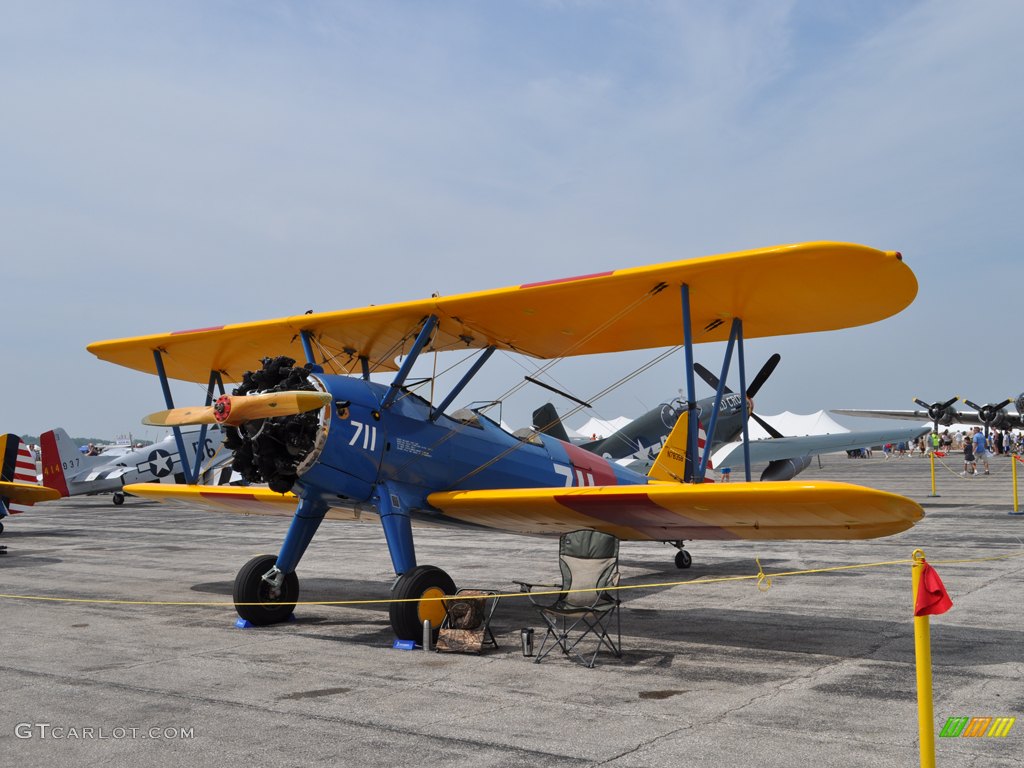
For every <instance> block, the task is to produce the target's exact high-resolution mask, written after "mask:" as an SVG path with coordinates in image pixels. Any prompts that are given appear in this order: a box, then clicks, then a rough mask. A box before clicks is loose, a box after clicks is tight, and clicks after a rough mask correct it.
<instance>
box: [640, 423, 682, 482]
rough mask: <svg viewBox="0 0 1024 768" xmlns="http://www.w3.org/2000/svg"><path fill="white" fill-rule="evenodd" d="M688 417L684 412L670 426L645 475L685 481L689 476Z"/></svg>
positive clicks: (663, 479)
mask: <svg viewBox="0 0 1024 768" xmlns="http://www.w3.org/2000/svg"><path fill="white" fill-rule="evenodd" d="M688 422H689V419H687V418H686V416H685V414H684V415H683V416H680V417H679V420H678V421H676V425H675V426H674V427H672V432H671V434H669V436H668V439H667V440H666V441H665V444H664V445H662V446H661V451H660V452H659V453H658V458H656V459H655V460H654V464H652V465H651V469H650V471H648V473H647V476H648V477H649V478H651V479H652V480H662V481H664V482H677V483H685V482H686V481H687V480H689V477H690V467H689V462H688V461H687V455H686V454H687V439H686V438H687V436H688V435H689V434H690V425H689V423H688Z"/></svg>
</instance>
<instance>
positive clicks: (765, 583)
mask: <svg viewBox="0 0 1024 768" xmlns="http://www.w3.org/2000/svg"><path fill="white" fill-rule="evenodd" d="M1018 557H1024V549H1022V550H1021V551H1020V552H1012V553H1008V554H1003V555H990V556H988V557H971V558H960V559H957V560H932V561H930V562H932V563H933V564H938V565H953V564H963V563H983V562H991V561H997V560H1010V559H1013V558H1018ZM754 562H755V563H756V564H757V571H758V572H757V573H756V574H748V575H742V576H715V577H710V578H704V577H701V578H698V579H689V580H687V581H663V582H655V583H647V584H620V585H618V586H614V587H595V588H588V589H572V590H561V589H550V590H545V591H536V592H504V593H499V594H494V595H485V596H469V595H467V596H465V597H460V599H493V598H497V599H503V598H514V597H529V596H533V597H543V596H546V595H563V594H578V593H584V592H625V591H630V590H637V589H663V588H666V587H687V586H697V585H705V584H722V583H726V582H731V581H756V582H757V587H758V589H759V590H760V591H762V592H767V591H768V590H769V589H771V586H772V579H780V578H784V577H785V578H789V577H792V576H807V575H810V574H815V573H838V572H840V571H852V570H860V569H864V568H881V567H888V566H892V565H913V564H914V560H913V558H904V559H901V560H883V561H879V562H876V563H856V564H853V565H833V566H829V567H826V568H806V569H803V570H798V571H780V572H779V573H773V574H771V575H768V574H766V573H765V572H764V569H763V568H762V567H761V561H760V559H759V558H755V559H754ZM0 599H6V600H26V601H36V602H54V603H61V602H63V603H79V604H83V603H85V604H93V605H144V606H179V607H180V606H195V607H215V608H229V607H234V606H237V605H265V603H236V602H234V601H230V602H229V601H224V600H217V601H192V600H182V601H175V600H115V599H103V598H88V597H54V596H47V595H15V594H4V593H0ZM448 599H451V595H447V596H444V597H424V598H417V597H412V598H403V599H396V598H379V599H373V600H304V601H298V602H296V603H295V605H296V606H299V605H390V604H391V603H420V602H423V603H426V602H436V601H438V600H448Z"/></svg>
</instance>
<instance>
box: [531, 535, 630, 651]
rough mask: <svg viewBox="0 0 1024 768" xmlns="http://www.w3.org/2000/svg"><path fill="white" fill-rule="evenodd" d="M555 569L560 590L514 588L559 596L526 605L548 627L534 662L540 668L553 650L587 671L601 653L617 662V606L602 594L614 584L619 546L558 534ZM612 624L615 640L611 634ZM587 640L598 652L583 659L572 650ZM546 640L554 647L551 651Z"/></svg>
mask: <svg viewBox="0 0 1024 768" xmlns="http://www.w3.org/2000/svg"><path fill="white" fill-rule="evenodd" d="M558 565H559V568H560V569H561V571H562V584H561V585H560V586H559V585H555V584H528V583H526V582H521V581H518V582H516V583H517V584H519V586H520V587H521V588H522V590H523V591H524V592H532V591H533V589H534V587H549V588H555V589H560V590H561V594H559V595H557V596H556V598H555V599H554V600H553V601H550V600H548V601H540V600H537V599H535V598H534V597H532V596H531V597H530V602H531V603H533V605H534V606H535V607H536V608H537V611H538V612H539V613H540V615H541V618H542V619H544V623H545V625H546V626H547V632H545V633H544V641H543V642H542V643H541V644H540V648H539V649H538V651H537V657H536V658H535V659H534V661H535V662H540V661H541V660H542V659H543V658H544V657H545V656H547V655H548V654H549V653H551V651H553V650H554V649H555V648H560V649H561V650H562V653H563V654H565V655H566V656H573V657H575V658H576V659H578V660H579V661H581V662H583V663H584V664H585V665H586V666H587V667H593V666H594V662H595V661H596V660H597V654H598V652H599V651H600V650H601V648H602V647H605V648H607V649H608V650H609V651H611V652H612V654H614V655H615V657H616V658H618V657H621V656H622V622H621V619H620V618H619V605H620V602H621V601H620V600H619V598H618V594H617V592H605V591H603V589H602V588H604V587H614V586H617V585H618V583H619V540H618V539H617V538H615V537H614V536H612V535H611V534H608V533H601V532H600V531H574V532H572V533H565V534H562V537H561V538H560V539H559V542H558ZM578 590H589V591H585V592H581V591H578ZM613 620H614V622H615V637H614V638H613V637H612V636H611V634H610V632H611V629H612V621H613ZM574 634H575V635H576V636H575V638H574V637H573V635H574ZM590 635H593V636H594V637H595V638H596V640H597V647H596V648H595V649H594V653H593V654H592V655H589V656H585V655H584V654H582V653H581V652H580V651H579V650H577V646H579V644H580V642H581V641H582V640H583V639H584V638H586V637H588V636H590ZM549 640H553V641H554V642H552V643H551V645H550V646H549V645H548V641H549ZM588 653H589V652H588Z"/></svg>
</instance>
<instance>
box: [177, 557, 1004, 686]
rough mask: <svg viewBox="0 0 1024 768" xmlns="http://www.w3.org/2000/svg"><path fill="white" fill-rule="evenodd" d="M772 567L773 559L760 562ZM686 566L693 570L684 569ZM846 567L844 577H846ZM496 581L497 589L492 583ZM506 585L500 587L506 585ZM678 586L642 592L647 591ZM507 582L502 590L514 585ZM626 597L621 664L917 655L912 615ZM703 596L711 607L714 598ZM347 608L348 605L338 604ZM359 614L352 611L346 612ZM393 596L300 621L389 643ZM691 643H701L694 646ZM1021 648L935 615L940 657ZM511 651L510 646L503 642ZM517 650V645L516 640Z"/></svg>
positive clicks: (500, 620) (732, 566) (327, 597)
mask: <svg viewBox="0 0 1024 768" xmlns="http://www.w3.org/2000/svg"><path fill="white" fill-rule="evenodd" d="M763 564H764V565H766V566H767V565H768V563H767V562H764V563H763ZM748 569H749V563H748V562H747V561H737V562H733V563H716V564H715V566H714V567H713V568H700V569H698V568H694V569H692V571H679V570H676V569H672V570H670V571H664V572H654V573H647V574H644V575H641V576H634V577H632V578H630V579H627V580H624V581H623V583H624V584H628V583H630V582H632V583H636V584H644V583H656V582H667V581H684V580H687V579H688V578H689V577H690V576H691V575H692V577H693V578H697V577H698V576H713V575H718V574H720V575H735V574H737V573H743V572H745V571H747V570H748ZM681 574H686V575H685V576H683V575H681ZM846 577H847V575H844V578H846ZM390 586H391V585H390V582H382V581H378V580H363V579H339V578H307V579H303V580H302V581H301V594H300V598H299V599H300V601H317V600H324V601H335V600H337V601H342V600H349V599H351V600H381V601H386V600H387V599H388V598H389V597H390ZM490 588H494V587H490ZM191 589H192V590H193V591H195V592H202V593H207V594H216V595H226V596H230V595H231V594H232V590H233V583H232V582H230V581H213V582H203V583H197V584H194V585H193V586H192V588H191ZM499 589H500V587H499ZM667 589H671V587H661V588H658V587H655V588H647V589H643V590H640V591H639V592H640V595H644V594H647V595H650V594H654V593H657V592H661V591H664V590H667ZM515 590H516V587H514V586H509V587H506V588H505V591H508V592H512V591H515ZM629 602H630V599H629V597H627V598H625V600H624V602H623V610H622V633H623V651H624V655H623V658H622V659H621V660H617V661H615V662H614V663H617V664H623V663H625V664H627V665H628V664H630V663H634V664H639V663H645V662H648V661H649V660H650V659H652V658H654V657H658V658H662V659H663V663H664V664H671V659H672V657H674V656H676V655H679V654H685V655H687V656H691V655H693V654H698V655H706V654H708V653H709V651H710V649H711V648H717V649H722V650H725V651H728V650H730V649H731V650H737V649H738V650H747V651H750V652H751V653H752V654H759V655H763V654H766V653H767V654H772V653H783V654H793V653H798V654H813V655H823V656H832V657H837V658H841V659H866V660H870V661H871V662H880V663H884V662H889V663H894V664H900V665H903V664H909V665H913V663H914V636H913V625H912V623H911V621H910V620H909V617H908V620H907V621H905V622H896V621H884V620H878V619H871V618H861V617H858V616H853V615H849V616H836V615H815V614H813V613H812V612H811V611H812V610H813V609H810V608H809V609H808V613H793V612H791V611H790V612H780V611H750V610H743V609H734V608H725V607H722V608H716V607H713V606H712V607H699V608H686V607H683V606H685V604H686V602H687V598H686V596H680V601H679V603H680V607H679V608H666V609H656V608H643V607H636V608H630V606H629ZM700 602H701V603H702V604H703V605H704V606H707V605H708V604H709V602H710V601H709V600H708V598H707V597H702V598H701V599H700ZM342 608H344V609H345V612H344V613H342V612H341V610H340V609H342ZM352 610H355V611H359V612H360V613H361V614H363V615H362V616H359V617H355V618H353V617H352V614H351V613H349V611H352ZM387 613H388V605H387V603H386V602H380V603H367V604H357V605H346V606H332V605H310V606H301V605H300V606H299V608H298V609H297V612H296V615H297V623H298V624H299V626H301V625H303V624H306V625H309V626H313V625H315V626H318V627H324V626H337V627H339V628H343V627H350V628H352V629H353V630H356V634H345V633H341V634H339V635H338V636H337V637H325V636H322V635H320V636H319V637H320V639H329V640H338V641H348V642H354V643H368V644H373V645H379V644H381V643H382V642H390V640H389V638H391V636H392V635H391V628H390V625H389V624H388V617H387ZM376 622H379V623H380V624H381V629H380V630H379V631H371V632H366V629H367V624H368V623H371V624H372V623H376ZM540 624H541V622H540V620H539V618H538V617H537V614H536V612H535V610H534V608H533V607H532V606H531V605H530V603H529V601H528V600H527V599H526V598H522V597H519V598H506V599H504V600H503V601H502V604H501V605H499V606H498V609H497V611H496V612H495V617H494V622H493V624H492V628H493V629H494V631H495V633H496V634H498V635H499V637H500V636H501V635H502V634H506V635H511V634H513V633H514V634H515V635H516V636H518V630H519V628H520V627H530V626H532V627H535V628H536V627H538V626H539V625H540ZM694 645H697V646H700V648H698V649H695V648H694ZM1021 647H1024V633H1022V632H1018V631H1009V630H1005V631H1004V630H998V629H987V628H980V627H971V626H963V625H954V624H950V623H948V622H947V621H942V622H941V623H939V622H933V628H932V655H933V658H934V660H935V663H936V664H937V665H939V664H941V663H942V661H941V660H942V659H955V658H956V659H961V660H962V659H964V658H965V657H969V658H970V663H971V665H972V666H975V667H976V666H978V665H987V664H1003V663H1008V662H1009V663H1012V662H1016V661H1018V660H1019V657H1020V650H1019V649H1020V648H1021ZM506 650H507V649H506ZM513 650H514V651H518V648H517V647H516V648H513Z"/></svg>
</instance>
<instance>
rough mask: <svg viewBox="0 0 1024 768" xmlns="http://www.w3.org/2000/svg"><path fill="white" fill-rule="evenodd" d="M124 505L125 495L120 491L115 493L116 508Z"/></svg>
mask: <svg viewBox="0 0 1024 768" xmlns="http://www.w3.org/2000/svg"><path fill="white" fill-rule="evenodd" d="M122 504H124V494H123V493H121V492H120V491H114V506H115V507H120V506H121V505H122Z"/></svg>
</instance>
